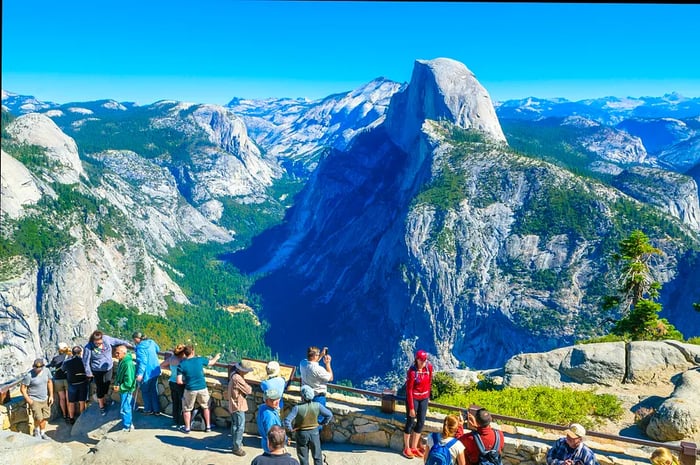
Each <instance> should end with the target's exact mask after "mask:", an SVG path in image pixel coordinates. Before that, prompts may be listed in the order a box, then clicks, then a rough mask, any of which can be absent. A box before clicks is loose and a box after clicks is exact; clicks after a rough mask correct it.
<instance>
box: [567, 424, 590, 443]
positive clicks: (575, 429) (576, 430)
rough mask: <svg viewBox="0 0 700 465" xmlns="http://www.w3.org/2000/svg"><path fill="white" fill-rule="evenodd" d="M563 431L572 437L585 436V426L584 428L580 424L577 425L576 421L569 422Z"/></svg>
mask: <svg viewBox="0 0 700 465" xmlns="http://www.w3.org/2000/svg"><path fill="white" fill-rule="evenodd" d="M564 433H566V435H567V436H568V437H570V438H573V439H576V438H582V437H584V436H586V428H584V427H583V426H582V425H579V424H578V423H571V424H570V425H569V427H568V428H567V430H566V431H564Z"/></svg>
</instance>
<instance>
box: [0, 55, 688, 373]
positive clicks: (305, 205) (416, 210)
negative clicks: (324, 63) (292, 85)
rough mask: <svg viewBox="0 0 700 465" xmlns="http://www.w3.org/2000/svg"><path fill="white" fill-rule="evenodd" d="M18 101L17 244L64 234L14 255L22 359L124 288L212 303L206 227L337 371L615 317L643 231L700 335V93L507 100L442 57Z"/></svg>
mask: <svg viewBox="0 0 700 465" xmlns="http://www.w3.org/2000/svg"><path fill="white" fill-rule="evenodd" d="M2 106H3V154H2V156H3V163H2V196H3V202H2V214H3V223H5V224H6V225H11V226H12V227H13V228H14V231H15V232H14V233H12V232H11V231H9V229H12V228H5V229H4V230H3V235H4V236H3V237H4V239H3V240H4V241H7V242H6V244H8V245H7V247H8V248H7V250H10V249H12V250H20V249H21V248H20V249H17V248H14V249H13V247H16V246H17V247H18V244H17V242H18V241H19V240H20V238H19V236H17V234H19V233H18V232H17V231H21V232H23V233H24V232H26V231H25V229H22V228H23V227H25V226H26V225H28V224H30V223H31V221H29V220H32V221H34V220H37V221H40V222H41V223H42V224H44V225H45V226H46V227H47V228H49V230H50V231H52V233H51V234H52V236H51V237H53V238H55V241H54V242H51V243H49V244H44V247H45V249H41V251H42V253H33V254H31V253H29V252H26V253H24V252H23V253H24V255H22V256H21V257H18V256H13V255H12V254H9V253H5V252H3V253H4V255H2V256H0V271H1V273H0V313H1V314H2V315H4V316H5V319H3V320H1V321H2V322H0V360H8V359H9V360H14V361H16V362H17V363H16V365H12V366H9V365H8V366H4V369H6V370H7V372H8V373H10V372H13V371H17V370H19V369H20V368H21V367H22V366H23V364H24V365H26V364H27V363H29V362H30V361H31V360H32V359H33V358H34V357H35V356H36V355H45V354H44V352H43V351H44V350H45V348H50V347H55V346H56V343H57V342H59V341H66V340H72V339H74V338H77V337H78V336H79V335H84V334H87V332H89V331H90V330H92V329H94V328H95V327H97V326H98V325H99V322H98V318H97V315H96V313H95V308H96V307H97V306H99V305H100V304H101V303H103V302H105V301H107V300H114V301H116V302H119V303H122V304H124V305H128V306H135V307H138V308H139V309H140V310H141V311H144V312H149V313H156V314H162V313H163V312H164V309H165V308H166V307H167V305H168V304H167V303H166V300H167V299H166V297H167V298H168V299H174V300H175V301H177V302H188V301H193V300H197V295H194V294H192V292H193V291H192V290H191V289H183V288H181V287H180V286H179V285H178V284H177V281H178V280H177V279H176V278H177V276H178V273H181V272H180V271H179V270H178V269H177V265H176V264H175V262H174V261H172V260H171V259H170V257H171V254H172V253H173V250H180V251H181V253H186V250H189V249H187V248H186V247H185V245H186V244H192V243H195V244H204V243H206V244H211V245H212V247H220V250H221V255H220V256H219V259H220V260H225V261H229V262H232V263H234V264H235V265H236V266H237V267H238V268H239V269H240V270H242V271H243V272H245V273H248V274H249V276H250V279H253V280H255V281H256V284H255V286H254V287H253V288H252V291H251V292H253V293H254V294H255V295H256V296H259V302H260V303H259V305H258V306H257V307H256V308H254V309H253V311H255V313H256V315H257V316H258V317H259V318H260V319H261V320H263V321H265V322H266V324H267V325H269V330H268V337H267V343H268V345H269V346H270V347H271V348H272V351H273V353H277V354H279V355H280V357H281V358H282V359H283V360H285V361H287V362H290V361H291V362H294V361H295V360H297V359H300V358H301V357H302V356H303V354H304V351H305V348H306V346H308V345H309V344H314V343H315V344H320V345H328V346H329V347H332V351H333V355H334V360H335V361H336V362H337V364H338V368H337V369H338V373H342V374H341V375H339V376H338V378H339V379H343V378H351V379H353V380H356V381H362V380H367V379H368V378H371V377H373V376H384V375H386V374H387V373H389V372H392V371H393V370H398V371H401V370H403V368H405V365H406V364H407V363H408V360H409V359H410V353H411V352H412V351H413V350H414V349H415V348H417V347H422V348H425V349H426V350H428V351H429V352H430V353H431V354H432V355H433V359H434V360H435V362H436V365H437V366H438V367H443V368H444V367H451V366H456V365H457V364H460V363H462V364H467V365H468V366H472V367H479V368H485V367H491V366H495V365H497V364H500V363H502V362H503V361H504V360H505V359H506V358H507V357H509V356H511V355H513V354H515V353H518V352H522V351H531V350H546V349H551V348H553V347H556V346H558V345H561V344H568V343H570V342H572V341H574V340H576V339H579V338H584V337H588V336H592V335H596V334H601V333H602V332H604V331H605V321H606V318H608V317H609V316H610V315H605V314H602V313H601V311H600V298H601V297H602V296H603V295H605V294H606V293H608V292H610V291H611V290H612V284H611V283H612V281H611V276H612V273H613V270H612V269H611V268H610V264H609V262H608V260H607V257H608V254H609V253H610V252H611V251H612V250H613V249H614V247H615V246H616V244H617V241H618V240H619V239H621V238H622V237H623V236H624V235H625V234H626V233H629V232H630V231H631V230H632V229H634V228H636V227H641V228H642V229H644V230H645V232H647V234H648V235H650V237H651V238H652V240H653V241H654V243H655V244H656V245H657V246H659V247H660V248H662V249H663V250H664V252H665V253H666V255H665V256H664V258H663V259H662V260H661V261H660V262H659V263H657V264H656V268H655V270H656V273H657V274H658V277H659V279H660V280H661V281H662V282H664V283H665V284H664V289H663V295H662V300H663V303H664V305H665V316H667V317H668V318H669V319H670V320H671V321H672V322H673V323H675V324H677V326H679V327H680V328H682V330H684V332H685V333H686V336H691V335H698V334H700V313H698V312H694V311H693V310H692V306H691V304H692V303H693V302H698V301H700V282H699V281H698V279H700V278H698V277H699V276H700V268H699V265H698V263H700V260H697V258H698V253H699V251H700V204H699V201H698V195H699V193H698V183H699V182H700V150H699V143H700V142H699V141H700V132H699V131H700V99H697V98H696V99H688V98H684V97H682V96H679V95H677V94H669V95H666V96H663V97H659V98H656V97H643V98H639V99H635V98H628V99H618V98H612V97H610V98H601V99H594V100H584V101H579V102H569V101H566V100H563V99H554V100H543V99H536V98H528V99H523V100H511V101H507V102H500V103H499V102H496V103H492V102H491V100H490V97H489V95H488V92H487V90H486V89H484V88H483V87H482V86H481V85H480V84H479V83H478V81H477V80H476V79H475V77H474V76H473V74H472V73H471V72H470V71H469V70H468V69H467V68H466V67H465V66H464V65H462V64H461V63H457V62H455V61H453V60H449V59H437V60H428V61H417V62H416V65H415V68H414V74H413V76H412V79H411V82H410V83H407V84H400V83H396V82H392V81H389V80H385V79H377V80H374V81H371V82H369V83H367V84H366V85H364V86H362V87H360V88H358V89H355V90H353V91H350V92H347V93H342V94H336V95H331V96H328V97H326V98H324V99H320V100H314V101H310V100H305V99H264V100H248V99H233V100H232V101H231V102H229V103H228V104H227V105H226V106H220V105H208V104H200V103H184V102H176V101H160V102H155V103H153V104H150V105H143V106H139V105H135V104H133V103H128V102H116V101H113V100H100V101H93V102H71V103H66V104H56V103H51V102H41V101H38V100H36V99H35V98H33V97H30V96H22V95H17V94H12V93H10V92H6V91H5V90H3V93H2ZM59 206H60V208H59ZM31 224H32V225H33V224H34V223H31ZM23 225H24V226H23ZM13 234H14V236H13ZM59 239H60V240H59ZM217 244H219V245H217ZM25 245H26V244H25ZM0 250H6V249H2V248H0ZM21 250H29V249H26V247H25V248H24V249H21ZM231 251H235V253H233V254H231V253H230V252H231ZM44 252H50V253H44ZM192 257H193V258H192V260H194V256H192ZM212 286H216V283H212ZM252 301H256V302H257V301H258V300H256V299H252ZM236 303H237V302H220V304H221V306H222V307H224V306H227V305H233V304H236ZM613 316H614V315H613ZM681 322H682V323H681ZM679 323H681V324H679ZM290 335H291V336H290ZM358 348H362V350H363V351H364V353H365V356H364V357H358V356H357V350H358Z"/></svg>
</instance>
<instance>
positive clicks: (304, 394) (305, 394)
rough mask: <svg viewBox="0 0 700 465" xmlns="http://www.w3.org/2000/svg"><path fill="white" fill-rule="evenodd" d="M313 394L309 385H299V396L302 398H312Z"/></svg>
mask: <svg viewBox="0 0 700 465" xmlns="http://www.w3.org/2000/svg"><path fill="white" fill-rule="evenodd" d="M314 395H315V394H314V390H313V389H312V388H311V386H308V385H306V384H305V385H303V386H302V387H301V398H302V399H303V400H313V398H314Z"/></svg>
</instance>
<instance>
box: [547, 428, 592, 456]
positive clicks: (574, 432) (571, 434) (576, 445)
mask: <svg viewBox="0 0 700 465" xmlns="http://www.w3.org/2000/svg"><path fill="white" fill-rule="evenodd" d="M564 434H565V436H564V437H563V438H559V439H557V440H556V442H555V443H554V445H553V446H552V447H551V448H550V449H549V451H548V452H547V465H598V462H597V461H596V459H595V455H594V454H593V451H592V450H591V449H590V447H588V446H587V445H585V444H584V443H583V440H584V438H585V437H586V429H585V428H584V427H583V426H582V425H579V424H578V423H572V424H570V425H569V427H568V428H567V429H566V431H564Z"/></svg>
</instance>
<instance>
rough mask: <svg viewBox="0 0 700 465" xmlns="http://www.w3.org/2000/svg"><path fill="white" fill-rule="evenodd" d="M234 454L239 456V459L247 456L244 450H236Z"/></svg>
mask: <svg viewBox="0 0 700 465" xmlns="http://www.w3.org/2000/svg"><path fill="white" fill-rule="evenodd" d="M232 452H233V455H237V456H239V457H243V456H244V455H245V451H244V450H243V449H236V450H234V451H232Z"/></svg>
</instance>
